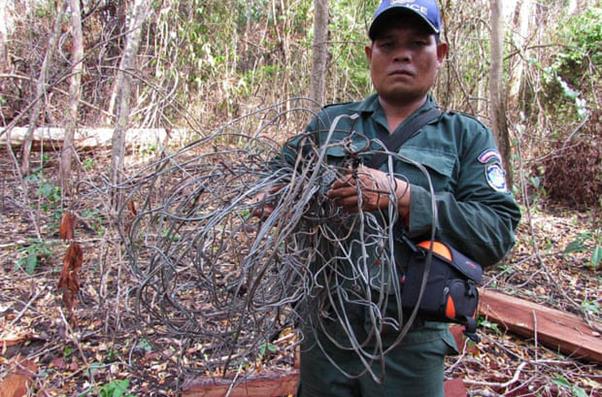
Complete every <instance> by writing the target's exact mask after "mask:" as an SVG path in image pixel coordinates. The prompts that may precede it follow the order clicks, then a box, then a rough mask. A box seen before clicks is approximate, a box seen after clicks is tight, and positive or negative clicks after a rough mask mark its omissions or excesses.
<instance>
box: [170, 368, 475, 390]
mask: <svg viewBox="0 0 602 397" xmlns="http://www.w3.org/2000/svg"><path fill="white" fill-rule="evenodd" d="M231 383H232V380H228V379H215V378H196V379H193V380H190V381H188V382H186V383H185V384H184V386H183V388H182V397H223V396H225V395H226V394H227V393H228V390H229V388H230V384H231ZM298 384H299V371H298V370H296V369H295V370H292V371H291V372H287V373H280V374H279V373H266V374H262V375H256V376H253V377H250V378H247V379H244V380H242V381H241V382H240V384H238V385H237V386H235V387H234V388H233V390H232V391H231V393H230V394H229V396H230V397H282V396H289V395H292V396H294V395H295V394H296V393H297V386H298ZM466 395H467V393H466V388H465V387H464V382H462V380H461V379H452V380H448V381H446V382H445V397H466Z"/></svg>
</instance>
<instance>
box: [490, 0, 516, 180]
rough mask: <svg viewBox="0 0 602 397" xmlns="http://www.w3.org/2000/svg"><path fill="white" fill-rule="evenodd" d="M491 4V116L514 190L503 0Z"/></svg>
mask: <svg viewBox="0 0 602 397" xmlns="http://www.w3.org/2000/svg"><path fill="white" fill-rule="evenodd" d="M490 4H491V70H490V77H489V98H490V114H491V121H492V124H493V132H494V133H495V137H496V140H497V144H498V148H499V150H500V154H501V156H502V159H503V160H504V165H505V168H506V172H507V174H506V181H507V183H508V188H512V170H511V168H510V150H511V148H510V138H509V136H508V121H507V119H506V101H505V98H504V92H503V91H504V87H505V84H504V18H503V8H502V1H501V0H490Z"/></svg>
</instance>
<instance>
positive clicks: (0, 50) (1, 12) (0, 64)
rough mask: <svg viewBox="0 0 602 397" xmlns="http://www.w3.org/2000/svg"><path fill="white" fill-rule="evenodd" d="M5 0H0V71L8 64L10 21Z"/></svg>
mask: <svg viewBox="0 0 602 397" xmlns="http://www.w3.org/2000/svg"><path fill="white" fill-rule="evenodd" d="M7 6H8V5H7V2H6V0H0V21H2V22H1V23H0V72H2V71H3V69H5V68H6V66H7V65H8V49H7V43H8V34H9V32H8V25H9V24H10V23H11V22H10V20H9V17H8V9H7Z"/></svg>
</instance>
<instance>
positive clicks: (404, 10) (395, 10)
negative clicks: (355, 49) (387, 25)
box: [368, 5, 440, 40]
mask: <svg viewBox="0 0 602 397" xmlns="http://www.w3.org/2000/svg"><path fill="white" fill-rule="evenodd" d="M394 14H412V15H415V16H417V17H419V18H420V20H421V21H423V22H424V23H425V25H426V26H428V27H429V28H430V30H431V31H432V32H433V33H434V34H439V32H440V31H439V29H436V28H435V27H434V26H433V24H432V23H431V21H429V20H428V19H427V18H426V17H425V16H424V15H422V14H421V13H419V12H418V11H416V10H414V9H412V8H409V7H406V6H403V5H397V6H391V8H389V9H387V10H385V11H383V12H381V13H380V15H379V16H377V17H376V18H374V20H373V21H372V23H371V24H370V28H369V29H368V37H370V39H371V40H374V35H375V33H376V31H377V29H378V27H379V25H381V24H382V22H383V21H384V20H386V19H387V18H389V17H390V16H391V15H394Z"/></svg>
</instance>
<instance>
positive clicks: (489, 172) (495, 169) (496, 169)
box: [485, 163, 508, 193]
mask: <svg viewBox="0 0 602 397" xmlns="http://www.w3.org/2000/svg"><path fill="white" fill-rule="evenodd" d="M485 178H486V179H487V184H488V185H489V186H491V188H492V189H493V190H495V191H496V192H502V193H506V192H507V191H508V186H506V172H505V171H504V169H503V168H502V166H501V165H500V164H499V163H492V164H490V165H488V166H487V167H486V168H485Z"/></svg>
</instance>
